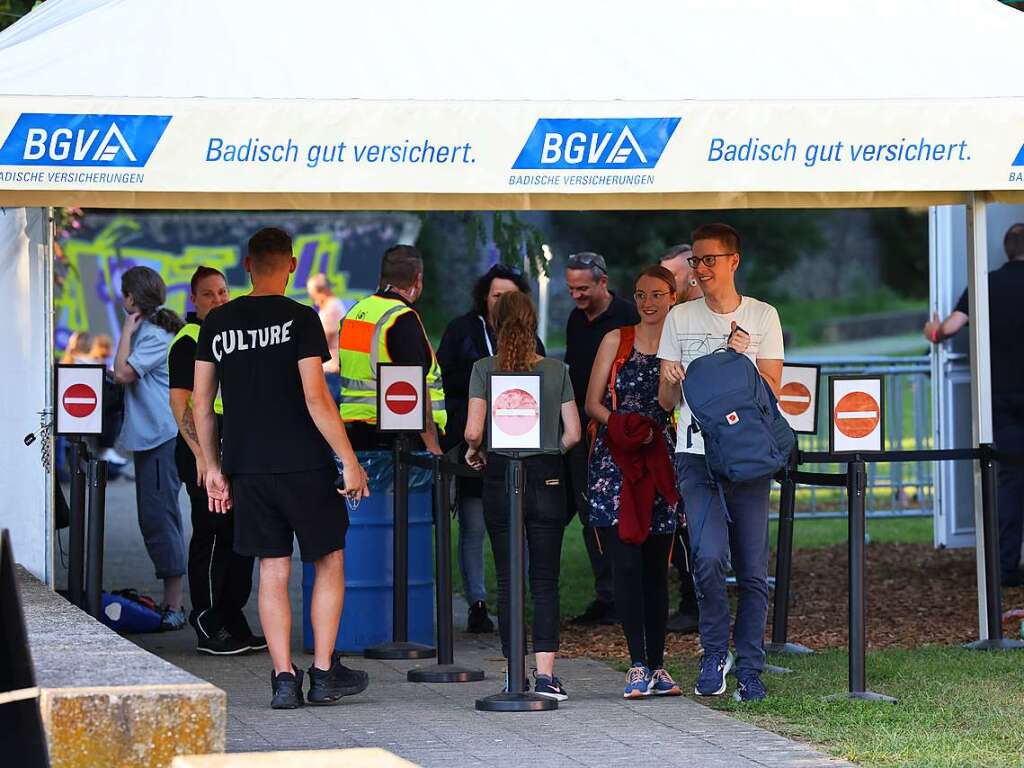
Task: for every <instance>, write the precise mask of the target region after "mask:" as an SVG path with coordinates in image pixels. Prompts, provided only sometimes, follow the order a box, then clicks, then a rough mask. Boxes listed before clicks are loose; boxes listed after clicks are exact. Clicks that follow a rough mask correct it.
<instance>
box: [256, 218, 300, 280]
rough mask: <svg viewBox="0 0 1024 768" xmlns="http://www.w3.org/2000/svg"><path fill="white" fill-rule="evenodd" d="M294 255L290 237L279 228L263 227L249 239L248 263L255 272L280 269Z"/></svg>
mask: <svg viewBox="0 0 1024 768" xmlns="http://www.w3.org/2000/svg"><path fill="white" fill-rule="evenodd" d="M294 255H295V254H294V252H293V251H292V236H291V235H289V234H288V233H287V232H285V231H284V230H283V229H281V228H279V227H264V228H263V229H261V230H260V231H259V232H257V233H256V234H255V235H253V236H252V237H250V238H249V248H248V256H249V263H250V265H251V267H252V269H253V270H254V271H256V272H260V273H266V272H273V271H275V270H278V269H281V268H282V267H283V266H284V264H285V263H286V262H287V260H288V259H291V258H292V257H293V256H294Z"/></svg>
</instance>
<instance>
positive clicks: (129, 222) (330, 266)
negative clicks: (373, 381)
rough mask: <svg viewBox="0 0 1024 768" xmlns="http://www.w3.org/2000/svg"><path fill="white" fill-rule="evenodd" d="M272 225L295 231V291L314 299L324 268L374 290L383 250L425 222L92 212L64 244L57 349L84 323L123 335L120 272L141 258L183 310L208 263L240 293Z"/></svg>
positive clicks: (337, 281)
mask: <svg viewBox="0 0 1024 768" xmlns="http://www.w3.org/2000/svg"><path fill="white" fill-rule="evenodd" d="M266 226H280V227H283V228H285V229H286V230H287V231H288V232H290V233H291V234H292V238H293V241H294V246H295V258H296V259H297V261H298V265H297V267H296V270H295V274H294V275H293V276H292V281H291V283H290V284H289V286H288V294H287V295H288V296H290V297H292V298H294V299H296V300H298V301H302V302H306V303H308V302H309V296H308V295H307V293H306V281H307V279H308V278H309V277H310V276H311V275H315V274H317V273H319V272H323V273H324V274H325V275H327V278H328V279H329V280H330V282H331V285H332V286H333V288H334V292H335V293H336V294H337V295H338V296H339V297H341V298H342V299H343V300H344V301H345V303H346V304H351V303H352V302H353V301H355V300H356V299H358V298H360V297H362V296H365V295H367V294H369V293H371V292H372V291H374V290H375V289H376V287H377V277H378V274H379V270H380V257H381V255H382V254H383V252H384V250H385V249H386V248H388V247H389V246H391V245H394V244H395V243H413V242H415V240H416V235H417V234H418V232H419V226H420V221H419V219H418V218H417V217H416V216H413V215H410V214H392V213H294V212H285V213H275V212H230V213H221V212H218V213H206V212H195V213H191V212H180V213H179V212H174V213H171V212H149V211H138V212H132V211H117V212H104V211H96V210H89V211H86V212H85V215H84V216H83V218H82V219H81V222H80V226H79V228H78V229H76V230H75V231H74V233H73V236H72V237H69V238H67V239H65V240H63V241H62V243H61V250H62V251H63V264H59V265H58V270H57V271H58V274H59V279H58V285H57V286H56V289H55V298H54V304H55V312H56V322H55V328H56V332H55V333H56V339H55V341H56V346H57V349H58V350H64V348H65V347H66V346H67V342H68V339H69V337H70V336H71V334H72V333H74V332H76V331H85V332H88V333H90V334H92V335H95V334H107V335H109V336H111V337H112V338H113V340H114V343H115V344H116V343H117V337H118V334H119V331H120V328H121V324H122V322H123V318H124V313H123V310H122V308H121V292H120V289H121V274H123V273H124V272H125V271H126V270H127V269H129V268H131V267H134V266H139V265H141V266H147V267H151V268H152V269H154V270H156V271H157V272H159V273H160V275H161V276H162V277H163V279H164V282H166V283H167V288H168V291H167V302H166V306H167V307H169V308H170V309H173V310H174V311H175V312H177V313H178V314H179V315H182V316H184V313H185V312H186V311H189V310H191V309H192V305H191V302H190V301H189V280H190V279H191V277H192V273H193V272H194V271H195V269H196V267H198V266H200V265H205V266H208V267H214V268H215V269H219V270H220V271H221V272H223V273H224V274H225V275H227V278H228V285H229V286H230V288H231V294H232V296H237V295H240V294H242V293H244V292H246V291H248V290H249V287H250V285H249V276H248V274H247V273H246V272H245V269H244V267H243V266H242V259H243V257H244V256H245V244H246V242H247V241H248V239H249V237H250V236H251V235H252V234H253V233H254V232H255V231H256V230H258V229H260V228H261V227H266Z"/></svg>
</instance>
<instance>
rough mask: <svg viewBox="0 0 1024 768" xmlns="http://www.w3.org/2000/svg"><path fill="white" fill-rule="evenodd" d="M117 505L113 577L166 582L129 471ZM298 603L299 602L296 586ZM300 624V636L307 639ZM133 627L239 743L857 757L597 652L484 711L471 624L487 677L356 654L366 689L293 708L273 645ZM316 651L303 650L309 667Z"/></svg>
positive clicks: (697, 756) (584, 755) (475, 761)
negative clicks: (219, 645)
mask: <svg viewBox="0 0 1024 768" xmlns="http://www.w3.org/2000/svg"><path fill="white" fill-rule="evenodd" d="M183 498H184V496H183ZM107 510H108V539H107V553H108V559H107V562H108V567H107V574H106V579H105V581H106V584H107V586H108V587H113V588H117V587H120V586H126V585H135V586H138V587H140V588H142V589H146V590H149V591H150V592H151V593H154V594H159V593H158V592H156V590H155V587H156V585H155V583H154V582H153V578H152V568H151V567H150V566H149V563H148V559H147V558H146V555H145V552H144V550H143V549H142V543H141V537H140V536H139V534H138V529H137V524H136V523H135V507H134V496H133V490H132V485H131V483H130V482H126V481H123V480H122V481H118V482H115V483H113V484H112V485H111V487H110V489H109V492H108V504H107ZM295 575H297V574H295ZM295 575H293V582H295V581H297V580H296V579H295V577H294V576H295ZM294 586H296V587H297V585H294ZM295 591H296V592H297V589H296V590H295ZM252 603H255V600H253V601H252ZM294 604H295V605H296V608H298V606H299V605H300V603H299V602H298V599H297V596H296V600H295V603H294ZM381 610H390V607H389V606H381ZM299 615H301V614H299ZM254 626H256V625H255V624H254ZM297 630H298V626H296V642H295V643H294V647H296V648H300V647H301V643H300V642H299V641H298V637H297ZM132 639H133V640H135V641H136V642H138V643H139V644H140V645H142V646H143V647H144V648H147V649H149V650H150V651H152V652H153V653H156V654H157V655H159V656H161V657H163V658H165V659H167V660H168V661H170V662H172V663H174V664H176V665H178V666H180V667H182V668H184V669H185V670H187V671H189V672H191V673H192V674H194V675H197V676H198V677H201V678H204V679H206V680H209V681H210V682H211V683H213V684H215V685H217V686H219V687H220V688H222V689H224V690H225V691H226V692H227V695H228V732H227V748H228V750H229V751H262V750H280V749H284V750H289V749H326V748H338V747H342V748H344V747H383V748H384V749H388V750H390V751H392V752H394V753H396V754H398V755H400V756H401V757H404V758H406V759H408V760H411V761H413V762H415V763H418V764H420V765H423V766H446V768H447V767H450V768H461V766H481V765H490V766H494V765H503V764H504V765H527V766H531V768H546V767H547V766H551V767H552V768H555V767H556V766H557V767H558V768H564V766H566V765H587V766H595V765H600V766H605V765H630V766H647V765H650V766H677V765H678V766H686V768H692V767H693V766H702V767H704V768H717V767H718V766H723V767H724V766H772V767H777V768H783V767H786V768H788V767H789V766H818V765H848V764H846V763H841V762H839V761H833V760H830V759H829V758H827V757H825V756H823V755H822V754H820V753H818V752H816V751H814V750H812V749H809V748H807V747H805V746H803V745H801V744H798V743H796V742H793V741H790V740H789V739H785V738H783V737H781V736H778V735H776V734H773V733H770V732H768V731H763V730H761V729H758V728H754V727H752V726H750V725H748V724H746V723H743V722H741V721H739V720H735V719H733V718H731V717H729V716H727V715H725V714H722V713H720V712H716V711H714V710H711V709H709V708H707V707H704V706H702V705H701V704H698V703H696V702H694V701H692V700H689V699H687V698H685V697H681V698H675V699H658V700H647V701H641V702H626V701H624V700H623V699H622V698H621V697H620V693H619V692H620V691H621V686H622V675H621V673H620V672H618V671H616V670H613V669H611V668H610V667H608V666H606V665H604V664H601V663H599V662H596V661H592V660H588V659H571V660H561V659H560V660H559V662H558V673H559V675H560V676H561V677H562V679H563V680H564V681H565V684H566V687H567V688H568V690H569V693H570V695H571V697H572V698H571V699H570V700H569V701H568V702H565V703H564V704H562V705H561V707H560V708H559V709H558V710H557V711H554V712H539V713H517V714H501V713H485V712H477V711H476V710H475V709H474V707H473V703H474V701H475V700H476V699H477V698H478V697H480V696H486V695H489V694H491V693H495V692H497V690H498V688H499V687H500V685H501V680H502V677H501V670H502V667H503V662H502V660H501V659H500V654H499V653H498V651H497V648H496V646H495V644H494V640H493V636H492V637H491V638H487V639H484V640H480V639H478V638H476V637H474V636H469V635H460V636H459V640H458V645H457V648H456V661H457V662H458V663H460V664H465V665H470V666H475V667H477V668H482V669H484V670H485V672H486V674H487V679H486V680H484V681H483V682H479V683H464V684H422V683H420V684H417V683H409V682H407V681H406V678H405V673H406V671H407V670H408V669H410V668H412V667H413V666H416V665H417V664H418V662H389V661H369V660H364V659H353V660H351V661H350V662H349V663H350V665H351V666H355V667H358V668H361V669H365V670H367V671H368V672H369V674H370V681H371V683H370V688H369V689H368V690H367V691H366V692H365V693H363V694H361V695H359V696H355V697H351V698H349V699H346V700H344V701H343V703H342V704H340V705H338V706H334V707H306V708H305V709H301V710H297V711H293V712H281V711H274V710H271V709H270V708H269V706H268V702H269V674H270V665H269V659H268V658H267V656H266V655H265V654H256V655H251V656H243V657H235V658H214V657H209V656H200V655H198V654H196V653H195V651H194V647H193V642H194V637H193V635H192V633H191V632H190V631H187V630H186V631H182V632H176V633H170V634H159V635H148V636H138V637H134V638H132ZM311 661H312V660H311V658H310V657H309V656H306V655H300V656H298V657H297V658H296V664H298V665H300V666H302V667H308V666H309V665H310V663H311Z"/></svg>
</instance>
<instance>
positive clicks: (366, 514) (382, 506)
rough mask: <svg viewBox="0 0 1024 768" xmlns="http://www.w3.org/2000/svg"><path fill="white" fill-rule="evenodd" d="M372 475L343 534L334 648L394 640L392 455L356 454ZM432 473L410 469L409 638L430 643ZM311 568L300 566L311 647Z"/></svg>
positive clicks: (354, 649)
mask: <svg viewBox="0 0 1024 768" xmlns="http://www.w3.org/2000/svg"><path fill="white" fill-rule="evenodd" d="M358 456H359V460H360V463H362V465H363V467H364V468H365V469H366V472H367V475H368V476H369V479H370V496H369V498H365V499H363V500H362V501H361V502H360V503H359V506H358V507H357V508H356V509H355V510H352V509H350V510H349V512H348V515H349V528H348V535H347V537H346V539H345V608H344V611H343V612H342V614H341V625H340V627H339V629H338V639H337V641H336V643H335V648H337V649H338V650H339V651H342V652H343V653H362V652H363V650H365V649H366V648H367V647H369V646H371V645H377V644H379V643H385V642H388V641H390V640H391V639H392V629H393V626H392V625H393V622H392V609H391V604H392V596H391V595H392V587H393V584H394V557H393V541H392V529H393V527H394V493H393V491H394V483H393V479H392V478H393V475H392V471H393V470H392V461H391V454H390V453H388V452H386V451H365V452H359V453H358ZM431 485H432V478H431V474H430V472H429V471H427V470H424V469H421V468H418V467H410V468H409V637H408V639H409V641H410V642H414V643H423V644H425V645H431V646H432V645H433V644H434V639H435V638H434V615H435V614H434V536H433V525H434V515H433V503H432V490H431ZM314 572H315V571H314V567H313V564H312V563H307V564H304V565H303V568H302V637H303V645H304V647H305V648H306V649H307V650H312V648H313V625H312V624H311V623H310V620H309V607H310V600H311V599H312V595H313V576H314Z"/></svg>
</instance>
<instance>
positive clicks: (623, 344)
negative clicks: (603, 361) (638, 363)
mask: <svg viewBox="0 0 1024 768" xmlns="http://www.w3.org/2000/svg"><path fill="white" fill-rule="evenodd" d="M635 341H636V328H634V327H633V326H632V325H624V326H622V327H621V328H619V348H618V350H616V352H615V359H614V360H613V361H612V370H611V373H609V374H608V393H609V394H610V395H611V396H612V410H613V411H614V410H616V409H617V408H618V407H619V398H618V396H617V395H616V393H615V379H616V378H618V375H619V369H620V368H622V366H623V365H625V364H626V361H627V360H629V356H630V355H631V354H633V343H634V342H635Z"/></svg>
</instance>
